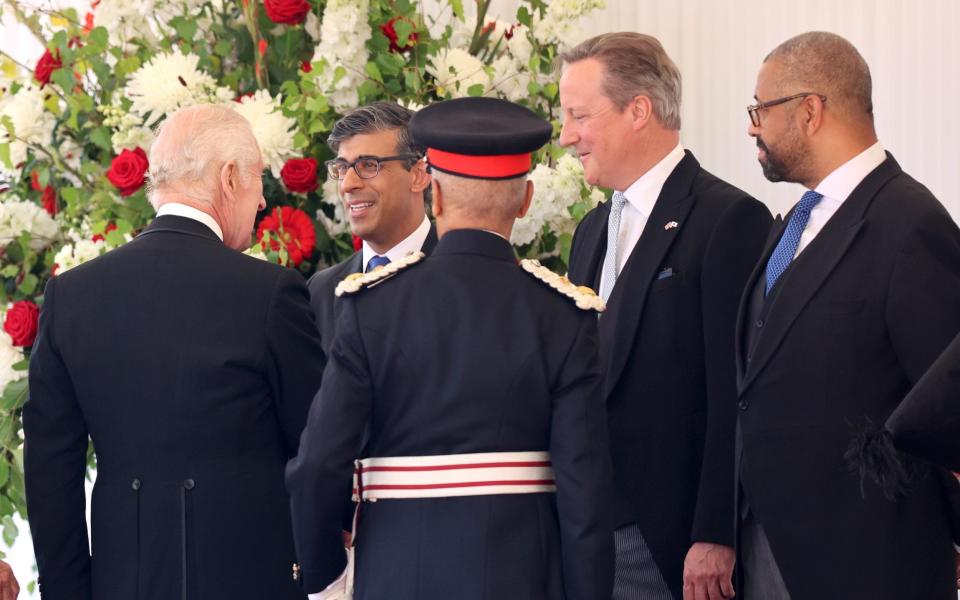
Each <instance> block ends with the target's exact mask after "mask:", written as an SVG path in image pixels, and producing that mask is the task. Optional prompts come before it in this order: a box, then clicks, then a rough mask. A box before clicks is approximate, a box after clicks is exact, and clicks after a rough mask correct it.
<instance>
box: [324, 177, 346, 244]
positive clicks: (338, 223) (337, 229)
mask: <svg viewBox="0 0 960 600" xmlns="http://www.w3.org/2000/svg"><path fill="white" fill-rule="evenodd" d="M337 185H338V182H337V180H336V179H327V180H326V181H324V182H323V187H322V188H321V189H322V191H323V194H322V198H323V202H324V203H325V204H329V205H331V206H333V218H332V219H331V218H330V217H328V216H327V215H326V214H325V213H324V212H323V210H317V214H316V217H317V221H320V223H321V224H322V225H323V228H324V229H326V230H327V233H329V234H330V236H331V237H336V236H338V235H343V234H344V233H350V221H348V220H347V216H346V215H345V214H344V212H343V202H341V201H340V195H339V193H338V191H337Z"/></svg>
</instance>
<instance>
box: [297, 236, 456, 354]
mask: <svg viewBox="0 0 960 600" xmlns="http://www.w3.org/2000/svg"><path fill="white" fill-rule="evenodd" d="M436 245H437V228H436V226H434V225H433V223H431V224H430V233H428V234H427V239H425V240H424V241H423V248H421V250H423V252H426V253H427V254H430V253H431V252H433V247H434V246H436ZM361 271H363V251H357V252H354V253H353V255H352V256H350V258H348V259H346V260H345V261H343V262H340V263H337V264H335V265H333V266H332V267H327V268H326V269H324V270H322V271H317V272H316V273H314V275H313V277H311V278H310V280H309V281H307V288H308V289H309V290H310V306H312V307H313V312H314V314H315V315H316V318H317V328H318V329H319V330H320V341H321V343H322V344H323V350H324V352H325V353H327V354H329V352H330V344H331V343H333V336H334V333H335V331H336V327H335V325H336V322H337V315H338V314H339V313H340V309H339V304H340V303H339V302H337V298H336V297H335V296H334V295H333V290H334V289H335V288H336V287H337V284H338V283H340V282H341V281H342V280H343V279H344V278H345V277H346V276H347V275H350V274H351V273H360V272H361Z"/></svg>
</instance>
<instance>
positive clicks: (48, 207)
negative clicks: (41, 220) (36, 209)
mask: <svg viewBox="0 0 960 600" xmlns="http://www.w3.org/2000/svg"><path fill="white" fill-rule="evenodd" d="M42 201H43V210H45V211H47V212H48V213H50V216H51V217H55V216H57V190H55V189H53V186H52V185H48V186H47V187H45V188H43V198H42Z"/></svg>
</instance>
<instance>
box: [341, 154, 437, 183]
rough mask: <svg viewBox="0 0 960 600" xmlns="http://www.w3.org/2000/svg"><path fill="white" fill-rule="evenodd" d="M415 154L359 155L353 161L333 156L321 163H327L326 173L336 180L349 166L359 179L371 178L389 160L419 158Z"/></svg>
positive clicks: (343, 174)
mask: <svg viewBox="0 0 960 600" xmlns="http://www.w3.org/2000/svg"><path fill="white" fill-rule="evenodd" d="M419 159H420V157H419V156H418V155H416V154H397V155H396V156H361V157H359V158H357V160H355V161H353V162H347V161H345V160H343V159H341V158H334V159H331V160H328V161H327V162H325V163H323V164H325V165H327V173H329V174H330V177H333V178H334V179H336V180H337V181H340V180H341V179H343V178H344V177H346V176H347V171H349V170H350V169H351V168H353V170H354V171H355V172H356V174H357V177H359V178H360V179H373V178H374V177H376V176H377V175H379V174H380V167H381V165H383V163H385V162H389V161H391V160H419Z"/></svg>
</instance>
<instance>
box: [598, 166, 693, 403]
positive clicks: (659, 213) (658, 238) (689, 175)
mask: <svg viewBox="0 0 960 600" xmlns="http://www.w3.org/2000/svg"><path fill="white" fill-rule="evenodd" d="M699 172H700V163H698V162H697V159H695V158H694V157H693V154H691V153H690V152H689V151H688V152H687V153H686V156H684V158H683V160H681V161H680V163H679V164H678V165H677V166H676V168H675V169H674V170H673V172H672V173H671V174H670V176H669V177H668V178H667V180H666V182H665V183H664V185H663V190H662V191H661V192H660V197H659V198H657V202H656V203H655V204H654V207H653V211H652V213H651V214H650V217H649V218H648V219H647V224H646V225H645V226H644V228H643V233H642V234H641V235H640V239H639V240H637V245H636V246H634V248H633V252H631V253H630V257H629V258H628V259H627V262H626V263H625V264H624V267H623V269H622V270H621V272H620V275H619V276H618V277H617V283H616V285H615V286H614V288H613V292H612V293H611V294H610V301H609V302H608V303H607V311H606V312H605V313H604V314H603V316H602V317H601V318H600V323H599V339H600V347H601V348H606V349H607V352H609V355H608V356H607V359H608V360H607V374H606V377H605V379H604V380H605V389H604V392H605V394H606V395H607V396H609V395H610V393H611V392H612V391H613V389H614V388H615V387H616V384H617V382H618V381H619V380H620V375H621V374H622V373H623V368H624V365H626V362H627V357H628V356H629V354H630V350H631V348H632V346H633V344H634V341H635V340H636V335H637V327H638V326H639V324H640V318H641V316H642V315H643V308H644V305H645V304H646V300H647V292H648V291H649V289H650V284H651V283H653V281H654V277H655V276H656V273H657V269H658V268H659V267H660V266H661V265H662V264H663V259H664V256H666V254H667V251H668V250H669V249H670V247H671V245H673V242H674V241H675V240H676V239H677V236H678V235H679V234H680V232H681V231H682V230H683V226H684V223H685V221H686V217H687V214H688V213H689V212H690V209H691V208H692V207H693V203H694V196H693V193H692V191H691V187H692V185H693V180H694V178H695V177H696V175H697V173H699ZM671 222H675V223H677V225H676V226H673V227H669V228H668V227H666V224H667V223H671ZM605 245H606V244H604V246H605ZM602 262H603V257H602V255H601V257H600V260H599V261H598V263H602Z"/></svg>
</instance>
